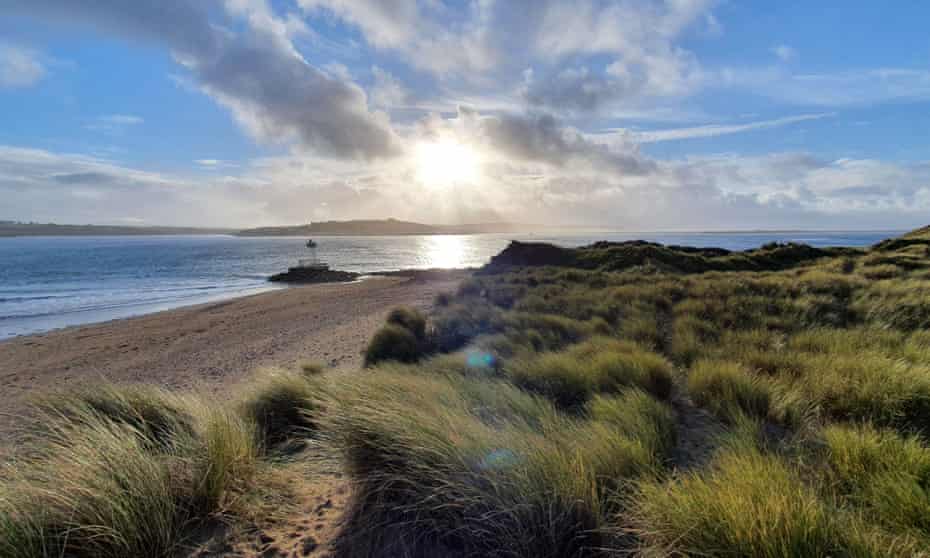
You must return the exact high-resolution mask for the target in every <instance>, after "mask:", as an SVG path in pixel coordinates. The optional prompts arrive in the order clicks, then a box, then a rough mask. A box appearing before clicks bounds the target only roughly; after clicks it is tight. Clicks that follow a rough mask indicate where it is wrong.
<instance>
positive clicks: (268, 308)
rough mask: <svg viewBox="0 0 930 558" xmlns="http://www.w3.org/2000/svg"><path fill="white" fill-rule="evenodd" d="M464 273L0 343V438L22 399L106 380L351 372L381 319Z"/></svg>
mask: <svg viewBox="0 0 930 558" xmlns="http://www.w3.org/2000/svg"><path fill="white" fill-rule="evenodd" d="M464 275H465V273H464V272H463V273H462V274H461V275H458V276H456V275H455V274H450V275H448V276H445V277H440V278H435V279H430V280H423V279H420V280H411V279H407V278H399V277H375V278H370V279H366V280H364V281H360V282H356V283H347V284H326V285H311V286H304V287H293V288H289V289H283V290H279V291H273V292H268V293H262V294H257V295H252V296H247V297H242V298H236V299H231V300H226V301H222V302H217V303H210V304H202V305H198V306H190V307H185V308H179V309H175V310H168V311H165V312H158V313H155V314H149V315H145V316H140V317H135V318H127V319H121V320H114V321H110V322H105V323H101V324H94V325H86V326H78V327H70V328H66V329H62V330H57V331H52V332H48V333H43V334H37V335H30V336H24V337H17V338H13V339H9V340H6V341H2V342H0V437H2V432H3V431H4V430H6V429H7V428H8V427H9V425H10V423H11V420H12V419H11V415H16V414H18V413H19V412H20V411H21V410H22V409H23V405H24V403H25V401H26V399H27V398H28V397H29V396H30V395H31V394H35V393H38V392H40V391H42V390H47V389H50V388H51V389H68V388H69V387H71V386H81V385H86V384H87V383H89V382H94V381H98V380H100V379H105V380H107V381H112V382H147V383H152V384H157V385H161V386H166V387H169V388H189V387H198V388H201V389H206V390H209V391H213V392H215V393H218V394H221V393H222V391H223V389H224V388H225V387H227V386H229V385H231V384H233V383H235V382H236V381H238V380H240V379H241V378H243V377H244V376H246V375H248V374H249V373H250V372H252V371H254V370H256V369H258V368H262V367H267V366H282V367H291V366H295V365H297V364H299V363H301V362H305V361H309V362H318V363H321V364H324V365H326V366H328V367H332V368H338V369H344V370H350V369H355V368H358V367H359V366H360V365H361V362H362V358H361V352H362V351H363V350H364V348H365V345H366V344H367V342H368V340H369V339H370V338H371V336H372V334H373V333H374V332H375V330H376V329H377V328H378V327H379V326H380V325H381V324H382V323H383V322H384V318H385V316H386V314H387V312H388V311H389V310H390V309H391V308H393V307H395V306H398V305H401V304H406V305H410V306H414V307H417V308H420V309H423V310H425V309H428V308H429V307H430V305H431V304H432V302H433V299H434V298H435V296H436V295H437V294H438V293H440V292H443V291H450V290H454V289H455V287H456V286H457V284H458V281H459V280H460V279H461V278H462V277H464Z"/></svg>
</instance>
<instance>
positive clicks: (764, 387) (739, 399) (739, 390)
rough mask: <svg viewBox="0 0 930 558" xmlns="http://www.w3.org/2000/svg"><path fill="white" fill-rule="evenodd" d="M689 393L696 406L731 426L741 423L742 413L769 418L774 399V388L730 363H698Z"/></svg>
mask: <svg viewBox="0 0 930 558" xmlns="http://www.w3.org/2000/svg"><path fill="white" fill-rule="evenodd" d="M688 392H689V393H690V394H691V396H692V397H693V398H694V401H695V403H697V404H698V405H700V406H702V407H705V408H707V409H708V410H709V411H711V412H712V413H714V414H715V415H717V416H718V417H719V418H721V419H722V420H725V421H729V422H734V421H735V420H737V419H738V417H739V415H740V414H741V413H746V414H748V415H750V416H754V417H765V416H767V415H768V413H769V405H770V404H771V399H772V394H771V388H770V386H769V385H768V384H766V383H765V382H764V381H763V380H762V379H761V378H759V377H756V376H752V375H750V374H749V373H747V372H746V371H745V370H744V369H743V367H742V366H741V365H739V364H737V363H734V362H726V361H712V360H701V361H698V362H696V363H695V364H694V366H692V367H691V371H690V373H689V374H688Z"/></svg>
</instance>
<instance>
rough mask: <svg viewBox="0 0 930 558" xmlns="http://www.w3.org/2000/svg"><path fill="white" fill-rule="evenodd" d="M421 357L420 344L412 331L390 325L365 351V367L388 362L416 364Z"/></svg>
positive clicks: (376, 334)
mask: <svg viewBox="0 0 930 558" xmlns="http://www.w3.org/2000/svg"><path fill="white" fill-rule="evenodd" d="M420 356H421V352H420V344H419V343H418V342H417V338H416V336H414V334H413V333H411V332H410V330H408V329H406V328H403V327H400V326H398V325H394V324H388V325H386V326H384V327H382V328H381V329H379V330H378V332H377V333H375V336H374V337H372V339H371V342H370V343H369V344H368V349H366V350H365V366H372V365H375V364H378V363H379V362H382V361H386V360H396V361H399V362H416V361H417V359H419V358H420Z"/></svg>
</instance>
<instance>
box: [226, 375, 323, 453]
mask: <svg viewBox="0 0 930 558" xmlns="http://www.w3.org/2000/svg"><path fill="white" fill-rule="evenodd" d="M317 397H318V394H317V393H316V392H315V390H314V388H313V385H312V384H311V383H310V380H309V378H308V377H306V376H303V375H301V374H298V373H294V372H284V371H271V372H269V373H266V374H264V375H263V376H262V377H260V378H258V379H256V380H255V381H254V382H253V384H252V385H251V386H249V387H248V388H247V390H246V393H245V394H244V396H243V399H242V401H241V403H240V404H239V409H240V412H241V413H242V415H243V416H244V417H245V418H246V419H247V420H248V421H250V422H252V423H254V424H255V426H256V434H257V435H258V438H259V439H258V442H259V445H260V447H262V448H264V449H265V450H266V451H271V450H277V449H284V447H285V446H287V445H289V444H290V443H292V442H296V441H297V440H296V438H299V437H306V436H307V435H309V434H310V433H311V432H313V431H314V430H315V429H316V421H315V420H314V416H315V415H316V413H317V408H318V405H317V403H316V400H317Z"/></svg>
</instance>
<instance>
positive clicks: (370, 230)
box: [236, 219, 538, 236]
mask: <svg viewBox="0 0 930 558" xmlns="http://www.w3.org/2000/svg"><path fill="white" fill-rule="evenodd" d="M535 228H538V227H531V226H528V225H517V224H513V223H476V224H470V225H424V224H422V223H413V222H410V221H399V220H397V219H371V220H356V221H320V222H317V223H309V224H306V225H295V226H291V227H260V228H256V229H246V230H242V231H239V232H238V233H236V234H237V235H239V236H327V235H330V236H337V235H342V236H388V235H415V234H424V235H431V234H476V233H509V232H526V231H530V230H534V229H535Z"/></svg>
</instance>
